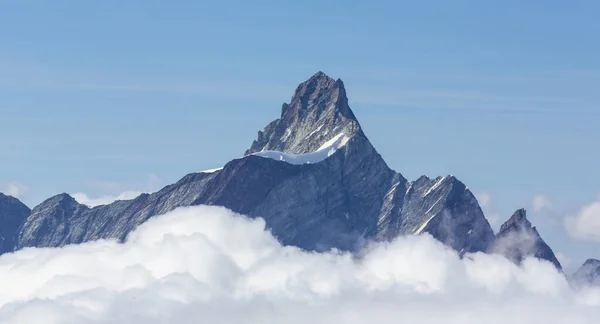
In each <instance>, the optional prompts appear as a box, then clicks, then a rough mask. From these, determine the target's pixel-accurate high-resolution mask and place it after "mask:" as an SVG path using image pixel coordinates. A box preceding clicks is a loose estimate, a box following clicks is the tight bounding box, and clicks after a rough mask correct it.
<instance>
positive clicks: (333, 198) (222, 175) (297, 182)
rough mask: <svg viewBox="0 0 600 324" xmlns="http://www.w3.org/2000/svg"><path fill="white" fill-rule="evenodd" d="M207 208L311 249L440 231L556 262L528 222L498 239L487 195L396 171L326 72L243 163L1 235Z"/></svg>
mask: <svg viewBox="0 0 600 324" xmlns="http://www.w3.org/2000/svg"><path fill="white" fill-rule="evenodd" d="M201 204H205V205H218V206H224V207H227V208H229V209H231V210H233V211H235V212H238V213H242V214H245V215H248V216H250V217H262V218H264V219H265V221H266V224H267V226H268V228H269V229H270V230H271V231H272V233H273V234H274V235H275V236H276V237H277V238H278V239H279V240H280V241H281V242H282V243H283V244H286V245H294V246H298V247H300V248H303V249H306V250H311V251H325V250H330V249H334V248H335V249H339V250H344V251H356V250H358V249H360V248H361V247H362V246H363V245H364V244H365V242H367V241H385V240H391V239H393V238H395V237H397V236H398V235H404V234H421V233H429V234H431V235H432V236H433V237H435V238H436V239H438V240H440V241H441V242H443V243H444V244H446V245H448V246H450V247H451V248H453V249H455V250H456V251H458V252H459V253H461V254H464V253H468V252H477V251H495V252H498V251H499V252H500V253H503V254H505V255H507V256H509V257H510V258H512V259H513V260H516V261H519V260H521V259H522V258H523V257H524V256H526V255H529V254H531V255H533V256H536V257H541V258H545V259H547V260H550V261H551V262H553V263H554V261H555V257H554V254H553V253H552V251H551V250H550V248H549V247H548V246H547V245H546V244H545V243H543V240H541V238H539V235H538V234H537V231H536V230H535V228H531V226H530V225H531V224H530V223H528V221H527V222H526V221H523V220H522V219H521V218H519V217H520V216H517V217H516V218H515V216H513V218H515V219H513V218H511V220H509V222H508V223H507V224H508V225H507V224H505V226H503V230H501V232H500V233H499V234H498V235H496V236H495V237H494V233H493V231H492V229H491V227H490V225H489V223H488V221H487V220H486V218H485V217H484V214H483V212H482V210H481V208H480V206H479V204H478V202H477V200H476V199H475V196H474V195H473V193H472V192H471V191H470V190H469V189H468V188H467V187H466V186H465V185H464V184H463V183H462V182H460V181H459V180H458V179H456V178H455V177H454V176H451V175H448V176H443V177H436V178H428V177H425V176H423V177H420V178H419V179H416V180H413V181H410V180H408V179H406V178H405V177H404V176H402V174H400V173H398V172H396V171H394V170H392V169H390V168H389V167H388V166H387V164H386V163H385V161H384V160H383V159H382V157H381V155H379V153H377V151H376V150H375V148H374V147H373V146H372V145H371V143H370V141H369V140H368V138H367V137H366V135H365V134H364V132H363V130H362V128H361V126H360V123H359V122H358V120H357V118H356V116H355V115H354V113H353V112H352V110H351V109H350V107H349V105H348V98H347V96H346V90H345V88H344V84H343V82H342V81H341V80H339V79H338V80H334V79H332V78H330V77H329V76H327V75H326V74H324V73H322V72H319V73H317V74H315V75H314V76H312V77H311V78H310V79H308V80H307V81H305V82H303V83H302V84H300V85H299V86H298V88H297V89H296V91H295V92H294V94H293V96H292V98H291V100H290V102H289V103H285V104H283V106H282V108H281V115H280V117H279V118H278V119H276V120H275V121H273V122H271V123H269V124H268V125H267V126H266V127H265V128H264V129H263V130H262V131H259V132H258V137H257V138H256V140H254V141H253V143H252V144H251V146H250V148H249V149H248V150H247V151H246V152H245V155H244V156H243V157H242V158H239V159H235V160H233V161H230V162H229V163H227V164H225V165H224V166H223V168H221V169H217V170H211V171H206V172H199V173H192V174H189V175H187V176H185V177H183V178H182V179H181V180H180V181H178V182H177V183H175V184H172V185H169V186H167V187H165V188H163V189H162V190H160V191H158V192H155V193H152V194H142V195H140V196H139V197H137V198H135V199H133V200H126V201H116V202H114V203H112V204H108V205H102V206H97V207H94V208H89V207H87V206H84V205H81V204H79V203H77V202H76V201H75V199H73V198H72V197H70V196H69V195H67V194H60V195H57V196H55V197H52V198H50V199H48V200H46V201H44V202H43V203H41V204H40V205H39V206H36V207H35V208H34V209H33V210H32V211H31V213H30V214H29V212H28V211H26V210H23V211H22V213H21V214H19V215H21V216H18V215H17V216H11V217H8V216H3V218H2V219H1V220H2V224H0V226H1V227H0V228H2V229H3V230H4V228H6V229H7V231H8V232H11V231H13V232H14V231H16V230H15V225H14V224H13V225H10V224H12V223H10V221H6V222H7V223H6V224H5V219H11V220H14V222H21V223H20V224H19V226H18V230H17V231H16V232H15V233H14V235H13V236H14V241H10V240H9V241H7V243H6V244H8V245H11V244H12V246H10V247H8V248H7V249H6V250H7V251H8V250H12V249H20V248H24V247H30V246H37V247H57V246H63V245H66V244H75V243H81V242H86V241H90V240H96V239H103V238H113V239H118V240H124V239H125V238H126V237H127V234H128V233H130V232H131V231H132V230H134V229H135V228H136V227H137V226H138V225H140V224H142V223H143V222H145V221H146V220H148V219H149V218H150V217H152V216H155V215H161V214H164V213H166V212H169V211H171V210H173V209H175V208H177V207H181V206H193V205H201ZM2 206H4V205H2ZM2 208H4V207H2ZM8 212H9V213H12V212H10V210H8ZM6 213H7V211H6V210H4V211H3V214H0V215H6ZM25 214H27V215H28V217H25V216H24V215H25ZM11 215H12V214H11ZM15 215H16V214H15ZM523 218H524V216H523ZM513 225H514V226H513ZM2 233H3V235H4V232H2ZM511 233H526V234H528V235H529V234H532V235H533V236H534V240H533V246H534V248H539V249H540V250H539V251H538V250H535V249H534V250H529V249H528V248H524V250H521V248H519V247H514V246H513V247H510V246H511V245H510V244H509V247H508V248H506V249H504V248H505V244H504V243H503V242H504V238H505V237H510V236H511V235H512V234H511ZM521 243H522V242H521ZM521 243H516V244H517V246H518V245H519V244H521ZM525 243H527V244H528V243H529V241H527V242H525ZM523 244H524V243H523ZM527 247H529V245H527ZM514 251H516V252H514ZM532 251H533V252H532ZM555 264H556V265H557V267H560V264H558V261H556V263H555Z"/></svg>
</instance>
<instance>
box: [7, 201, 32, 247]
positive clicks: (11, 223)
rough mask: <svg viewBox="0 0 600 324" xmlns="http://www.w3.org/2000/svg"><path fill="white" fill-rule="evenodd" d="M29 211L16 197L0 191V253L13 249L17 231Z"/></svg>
mask: <svg viewBox="0 0 600 324" xmlns="http://www.w3.org/2000/svg"><path fill="white" fill-rule="evenodd" d="M30 212H31V211H30V210H29V207H27V206H25V205H24V204H23V203H22V202H20V201H19V200H18V199H17V198H14V197H11V196H6V195H4V194H2V193H0V254H2V253H6V252H12V251H13V249H14V247H15V241H16V236H17V231H18V229H19V227H21V225H22V224H23V222H25V218H27V216H29V213H30Z"/></svg>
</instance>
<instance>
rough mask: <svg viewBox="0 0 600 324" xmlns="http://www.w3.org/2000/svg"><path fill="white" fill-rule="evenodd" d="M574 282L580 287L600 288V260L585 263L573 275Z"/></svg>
mask: <svg viewBox="0 0 600 324" xmlns="http://www.w3.org/2000/svg"><path fill="white" fill-rule="evenodd" d="M571 280H572V282H573V283H574V284H575V285H576V286H578V287H583V286H600V260H597V259H587V260H586V261H585V263H584V264H583V265H582V266H581V267H580V268H579V269H577V271H575V273H573V276H572V277H571Z"/></svg>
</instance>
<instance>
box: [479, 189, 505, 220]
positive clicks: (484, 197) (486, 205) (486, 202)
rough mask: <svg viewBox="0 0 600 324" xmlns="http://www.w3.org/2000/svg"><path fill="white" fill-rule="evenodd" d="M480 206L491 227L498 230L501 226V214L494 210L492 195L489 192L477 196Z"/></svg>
mask: <svg viewBox="0 0 600 324" xmlns="http://www.w3.org/2000/svg"><path fill="white" fill-rule="evenodd" d="M476 197H477V201H478V202H479V206H481V209H482V210H483V212H484V214H485V218H487V220H488V222H489V223H490V225H491V226H492V227H494V228H497V227H498V226H499V225H500V214H498V212H496V211H495V210H494V207H493V204H492V195H491V194H490V193H489V192H480V193H478V194H477V195H476Z"/></svg>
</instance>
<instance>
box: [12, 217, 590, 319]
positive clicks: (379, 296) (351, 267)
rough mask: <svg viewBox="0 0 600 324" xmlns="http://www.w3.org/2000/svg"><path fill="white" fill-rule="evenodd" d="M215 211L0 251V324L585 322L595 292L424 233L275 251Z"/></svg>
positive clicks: (253, 225)
mask: <svg viewBox="0 0 600 324" xmlns="http://www.w3.org/2000/svg"><path fill="white" fill-rule="evenodd" d="M264 228H265V223H264V221H263V220H260V219H257V220H249V219H247V218H244V217H243V216H240V215H236V214H234V213H232V212H230V211H228V210H226V209H224V208H220V207H206V206H200V207H189V208H182V209H178V210H176V211H174V212H172V213H170V214H167V215H165V216H161V217H156V218H153V219H151V220H150V221H148V222H147V223H145V224H144V225H142V226H141V227H140V228H139V229H138V230H136V231H135V232H133V233H132V234H131V235H130V237H129V238H128V240H127V242H126V243H125V244H117V243H116V242H114V241H98V242H90V243H86V244H82V245H77V246H66V247H63V248H57V249H33V248H32V249H25V250H22V251H19V252H16V253H14V254H6V255H3V256H1V257H0V287H2V288H3V289H1V290H0V322H1V323H41V322H43V323H199V322H202V323H294V324H295V323H307V322H310V323H315V324H319V323H350V324H352V323H396V322H402V323H419V324H429V323H436V324H438V323H461V324H468V323H481V322H485V323H491V324H494V323H502V324H505V323H512V324H519V323H531V322H533V321H536V322H539V323H550V324H551V323H561V324H562V323H596V322H597V319H598V316H600V307H598V306H600V292H599V291H597V290H585V291H580V292H575V291H573V290H571V289H570V288H569V286H568V284H567V282H566V281H565V279H564V277H563V276H562V275H561V274H559V273H558V272H557V271H556V270H555V269H554V267H553V266H552V265H551V264H550V263H546V262H541V261H537V260H533V259H528V260H526V261H525V262H524V264H523V266H522V267H517V266H515V265H513V264H512V263H510V262H509V261H507V260H506V259H503V258H501V257H499V256H492V255H484V254H475V255H471V256H468V257H467V258H465V259H462V260H461V259H459V258H458V257H457V255H456V254H455V253H454V252H453V251H451V250H449V249H447V248H446V247H444V246H443V245H442V244H440V243H439V242H437V241H436V240H434V239H433V238H431V237H430V236H427V235H421V236H410V237H401V238H399V239H397V240H396V241H394V242H391V243H387V244H375V245H372V246H370V247H369V248H368V249H367V250H366V251H364V253H363V254H361V255H360V256H352V255H349V254H344V253H336V252H331V253H324V254H317V253H306V252H303V251H300V250H298V249H296V248H293V247H282V246H281V245H280V244H279V243H278V242H277V240H276V239H275V238H273V237H272V236H271V235H270V234H269V233H268V232H267V231H265V230H264Z"/></svg>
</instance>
